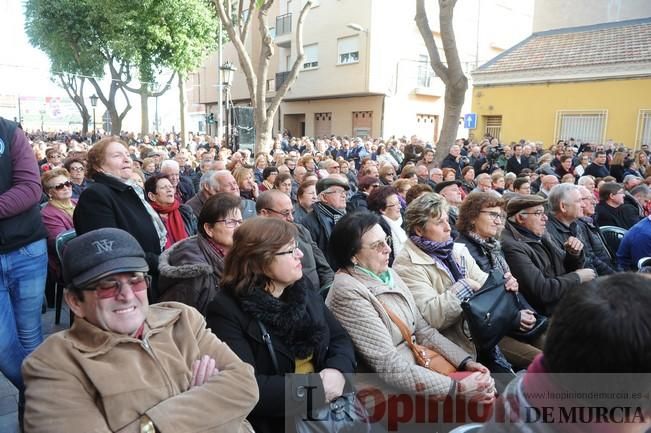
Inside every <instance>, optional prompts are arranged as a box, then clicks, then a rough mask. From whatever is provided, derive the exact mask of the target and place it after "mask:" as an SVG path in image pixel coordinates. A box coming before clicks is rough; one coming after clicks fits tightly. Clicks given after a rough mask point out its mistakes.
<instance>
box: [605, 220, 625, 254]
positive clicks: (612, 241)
mask: <svg viewBox="0 0 651 433" xmlns="http://www.w3.org/2000/svg"><path fill="white" fill-rule="evenodd" d="M599 230H600V231H601V234H602V236H603V237H604V239H605V240H606V247H607V248H608V251H610V254H611V256H612V257H617V250H618V249H619V244H620V243H621V242H622V239H624V235H626V232H628V230H626V229H623V228H621V227H616V226H603V227H599Z"/></svg>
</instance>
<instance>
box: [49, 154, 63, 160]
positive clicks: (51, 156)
mask: <svg viewBox="0 0 651 433" xmlns="http://www.w3.org/2000/svg"><path fill="white" fill-rule="evenodd" d="M48 158H52V159H54V158H61V155H59V154H58V153H53V154H51V155H50V156H48Z"/></svg>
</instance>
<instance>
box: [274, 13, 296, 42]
mask: <svg viewBox="0 0 651 433" xmlns="http://www.w3.org/2000/svg"><path fill="white" fill-rule="evenodd" d="M291 32H292V14H291V13H289V14H285V15H278V16H277V17H276V36H281V35H286V34H289V33H291Z"/></svg>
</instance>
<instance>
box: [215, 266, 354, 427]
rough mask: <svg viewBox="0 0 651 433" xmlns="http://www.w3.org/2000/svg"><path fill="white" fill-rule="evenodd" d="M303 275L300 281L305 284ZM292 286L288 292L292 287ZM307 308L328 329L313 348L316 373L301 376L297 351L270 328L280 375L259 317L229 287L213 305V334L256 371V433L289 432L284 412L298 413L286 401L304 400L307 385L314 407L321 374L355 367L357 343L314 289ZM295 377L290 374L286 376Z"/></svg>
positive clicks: (321, 401) (321, 396)
mask: <svg viewBox="0 0 651 433" xmlns="http://www.w3.org/2000/svg"><path fill="white" fill-rule="evenodd" d="M306 284H308V283H306V280H305V279H301V280H299V281H297V282H296V283H295V285H306ZM293 288H294V286H290V287H288V288H287V289H285V290H286V291H288V290H292V289H293ZM306 292H307V296H306V306H307V311H308V314H309V315H310V317H311V318H312V319H313V320H314V321H315V322H317V323H321V324H325V328H326V332H325V335H324V336H323V338H322V339H321V340H320V341H319V343H318V345H317V347H316V348H315V350H314V353H313V357H312V362H313V364H314V369H315V372H316V373H315V374H296V375H294V374H293V373H294V372H295V368H296V364H295V359H294V357H293V356H292V353H293V352H292V350H291V349H290V348H288V347H287V346H286V345H285V343H284V342H283V341H282V340H281V339H280V338H277V337H276V336H275V335H274V333H273V331H272V330H270V329H269V333H270V336H271V343H272V345H273V347H274V352H275V354H276V358H277V360H278V366H279V372H280V374H277V372H276V370H275V368H274V365H273V362H272V359H271V356H270V354H269V350H268V348H267V345H266V344H265V342H264V341H263V340H262V332H261V330H260V327H259V325H258V321H257V320H256V319H255V318H254V317H252V316H251V315H250V314H248V313H246V312H245V311H244V310H242V307H241V304H240V302H239V300H237V299H235V298H234V297H233V296H231V295H230V294H229V293H227V292H226V291H222V292H220V293H219V294H218V295H217V297H216V298H215V300H214V301H213V302H211V303H210V305H209V306H208V314H207V322H208V327H210V328H211V329H212V330H213V332H214V333H215V334H216V335H217V336H218V337H219V338H220V339H221V340H222V341H224V342H225V343H226V344H227V345H228V347H230V348H231V350H233V351H234V352H235V353H236V354H237V355H238V356H239V357H240V359H241V360H242V361H244V362H246V363H248V364H251V365H252V366H253V368H254V369H255V377H256V380H257V382H258V389H259V392H260V400H259V401H258V404H257V405H256V406H255V408H254V409H253V411H251V413H250V415H249V417H248V420H249V421H250V422H251V424H252V425H253V428H254V429H255V431H256V432H257V433H266V432H274V433H277V432H284V431H285V418H284V417H285V416H287V415H290V416H291V414H292V413H296V410H297V409H296V408H288V407H286V406H285V400H286V399H288V398H294V399H297V400H302V399H303V398H304V396H305V389H306V387H315V388H314V389H312V398H313V407H319V406H322V405H324V404H325V399H324V392H323V383H322V382H321V378H320V376H319V375H318V374H317V373H318V372H319V371H321V370H323V369H324V368H334V369H336V370H339V371H340V372H342V373H344V374H346V373H352V372H354V371H355V367H356V364H355V354H354V349H353V344H352V341H351V339H350V337H349V336H348V334H347V333H346V331H345V330H344V328H343V327H342V326H341V324H340V323H339V322H338V321H337V319H335V317H334V316H333V315H332V313H331V312H330V311H329V310H328V308H327V307H326V306H325V304H324V303H323V299H321V297H320V296H319V295H318V294H317V293H315V291H314V290H312V289H309V288H308V289H307V290H306ZM287 374H291V376H287V377H285V375H287Z"/></svg>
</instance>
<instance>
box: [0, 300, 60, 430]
mask: <svg viewBox="0 0 651 433" xmlns="http://www.w3.org/2000/svg"><path fill="white" fill-rule="evenodd" d="M69 317H70V313H69V312H68V308H67V306H65V305H64V307H63V311H62V313H61V324H60V325H57V326H55V325H54V308H51V309H48V311H47V313H45V314H43V316H42V318H43V333H44V335H45V336H46V337H47V336H48V335H50V334H52V333H54V332H57V331H60V330H62V329H65V328H67V327H68V323H69ZM17 405H18V391H16V388H14V386H13V385H12V384H11V383H10V382H9V381H8V380H7V379H6V378H5V377H4V376H3V375H2V374H0V433H18V432H19V430H18V407H17Z"/></svg>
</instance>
